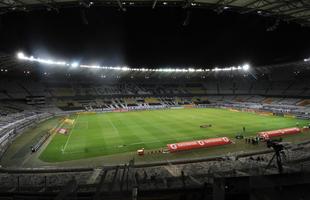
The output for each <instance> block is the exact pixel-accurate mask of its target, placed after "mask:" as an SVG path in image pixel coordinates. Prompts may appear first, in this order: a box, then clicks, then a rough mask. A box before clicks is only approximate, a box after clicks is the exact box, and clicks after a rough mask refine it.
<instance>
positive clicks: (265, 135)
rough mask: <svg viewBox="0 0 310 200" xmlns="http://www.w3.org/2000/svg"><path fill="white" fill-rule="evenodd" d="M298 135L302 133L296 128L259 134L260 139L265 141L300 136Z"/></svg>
mask: <svg viewBox="0 0 310 200" xmlns="http://www.w3.org/2000/svg"><path fill="white" fill-rule="evenodd" d="M298 133H301V129H300V128H296V127H294V128H284V129H279V130H274V131H263V132H258V137H259V138H262V139H264V140H267V139H270V138H273V137H280V136H286V135H293V134H298Z"/></svg>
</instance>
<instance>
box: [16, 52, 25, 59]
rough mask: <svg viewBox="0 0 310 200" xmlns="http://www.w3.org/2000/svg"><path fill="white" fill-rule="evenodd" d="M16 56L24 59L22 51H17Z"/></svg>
mask: <svg viewBox="0 0 310 200" xmlns="http://www.w3.org/2000/svg"><path fill="white" fill-rule="evenodd" d="M17 58H18V59H21V60H22V59H24V58H25V55H24V53H23V52H18V53H17Z"/></svg>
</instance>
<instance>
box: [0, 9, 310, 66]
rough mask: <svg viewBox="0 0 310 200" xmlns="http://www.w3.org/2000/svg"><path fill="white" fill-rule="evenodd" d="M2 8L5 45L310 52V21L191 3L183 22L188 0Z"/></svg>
mask: <svg viewBox="0 0 310 200" xmlns="http://www.w3.org/2000/svg"><path fill="white" fill-rule="evenodd" d="M80 11H81V9H80V8H75V9H65V10H60V13H55V12H47V11H36V12H30V13H11V14H6V15H2V16H1V17H0V18H1V20H0V21H1V25H0V51H2V52H6V53H15V52H17V51H18V50H23V51H25V52H26V53H27V54H28V55H34V56H41V57H48V58H50V57H51V56H54V58H60V59H65V60H66V61H80V62H81V63H84V64H100V65H129V66H131V67H139V66H141V67H152V66H154V67H167V66H171V67H176V66H190V65H195V66H202V67H213V66H214V65H220V66H231V65H236V64H242V63H244V62H249V63H251V64H253V65H262V64H271V63H281V62H287V61H296V60H298V59H303V58H306V57H309V56H310V28H304V27H301V26H300V25H297V24H294V23H291V24H287V23H285V22H281V23H280V25H279V27H278V28H277V29H276V30H275V31H273V32H267V31H266V29H267V28H268V27H269V26H271V25H272V24H274V22H275V20H274V19H270V18H266V17H261V16H257V15H249V14H247V15H240V14H236V13H233V12H230V11H225V12H224V13H223V14H221V15H218V14H216V13H215V12H213V11H211V10H205V9H195V10H192V11H191V18H190V23H189V25H188V26H185V27H184V26H182V23H183V21H184V19H185V17H186V11H184V9H181V8H158V9H155V10H152V9H151V8H129V9H127V11H126V12H120V11H118V10H117V9H116V8H91V9H87V10H86V11H85V15H86V17H87V19H88V21H89V24H88V25H85V24H83V22H82V19H81V12H80Z"/></svg>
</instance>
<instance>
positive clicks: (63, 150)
mask: <svg viewBox="0 0 310 200" xmlns="http://www.w3.org/2000/svg"><path fill="white" fill-rule="evenodd" d="M79 116H80V115H78V116H77V117H76V119H75V121H74V124H73V126H72V129H71V131H70V133H69V137H68V138H67V141H66V144H65V146H64V148H63V149H62V153H64V152H65V151H66V148H67V145H68V143H69V140H70V137H71V135H72V133H73V129H74V127H75V125H76V122H77V120H78V119H79Z"/></svg>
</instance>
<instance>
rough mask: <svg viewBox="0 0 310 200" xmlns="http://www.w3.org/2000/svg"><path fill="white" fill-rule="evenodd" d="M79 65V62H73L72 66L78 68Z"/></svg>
mask: <svg viewBox="0 0 310 200" xmlns="http://www.w3.org/2000/svg"><path fill="white" fill-rule="evenodd" d="M78 66H79V63H77V62H73V63H71V67H74V68H77V67H78Z"/></svg>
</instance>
